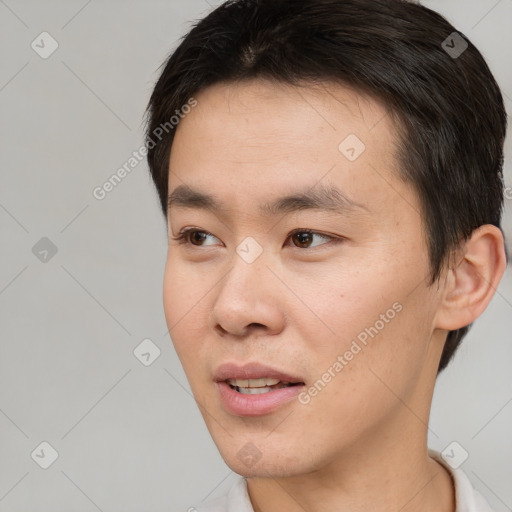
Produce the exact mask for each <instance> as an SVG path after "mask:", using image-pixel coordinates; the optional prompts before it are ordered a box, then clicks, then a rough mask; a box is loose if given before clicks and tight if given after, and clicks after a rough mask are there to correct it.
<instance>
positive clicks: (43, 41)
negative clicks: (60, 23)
mask: <svg viewBox="0 0 512 512" xmlns="http://www.w3.org/2000/svg"><path fill="white" fill-rule="evenodd" d="M30 46H31V47H32V50H34V51H35V52H36V53H37V54H38V55H39V57H41V58H42V59H47V58H48V57H50V55H52V53H53V52H54V51H55V50H56V49H57V48H58V47H59V43H58V42H57V40H56V39H55V38H54V37H53V36H52V35H51V34H49V33H48V32H41V33H40V34H39V35H38V36H37V37H36V38H35V39H34V40H33V41H32V43H31V45H30Z"/></svg>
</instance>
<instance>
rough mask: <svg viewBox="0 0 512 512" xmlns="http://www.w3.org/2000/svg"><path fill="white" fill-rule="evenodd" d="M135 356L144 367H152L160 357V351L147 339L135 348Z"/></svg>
mask: <svg viewBox="0 0 512 512" xmlns="http://www.w3.org/2000/svg"><path fill="white" fill-rule="evenodd" d="M133 355H134V356H135V357H136V358H137V359H138V360H139V361H140V362H141V363H142V364H143V365H144V366H151V365H152V364H153V363H154V362H155V361H156V360H157V359H158V358H159V357H160V349H159V348H158V347H157V346H156V345H155V344H154V343H153V342H152V341H151V340H150V339H149V338H146V339H144V340H142V341H141V342H140V343H139V344H138V345H137V346H136V347H135V349H134V351H133Z"/></svg>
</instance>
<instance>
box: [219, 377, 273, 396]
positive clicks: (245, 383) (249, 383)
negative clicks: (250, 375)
mask: <svg viewBox="0 0 512 512" xmlns="http://www.w3.org/2000/svg"><path fill="white" fill-rule="evenodd" d="M279 382H281V381H280V380H279V379H270V378H265V377H264V378H262V379H228V384H230V385H231V386H235V387H237V388H249V389H252V388H267V387H268V386H275V385H276V384H279ZM252 394H256V393H252Z"/></svg>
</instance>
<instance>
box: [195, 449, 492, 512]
mask: <svg viewBox="0 0 512 512" xmlns="http://www.w3.org/2000/svg"><path fill="white" fill-rule="evenodd" d="M428 453H429V455H430V457H432V458H433V459H435V460H437V461H438V462H440V463H441V464H442V465H443V466H444V467H445V468H446V469H447V470H448V471H449V472H450V474H451V475H452V478H453V481H454V483H455V512H492V510H491V508H490V507H489V504H488V503H487V501H486V500H485V498H484V497H483V496H482V495H481V494H480V493H479V492H478V491H477V490H475V489H474V488H473V486H472V485H471V482H470V481H469V479H468V477H467V476H466V474H465V473H464V471H462V469H460V468H458V469H452V468H451V467H450V466H449V465H448V464H447V463H446V462H445V461H444V459H443V458H442V457H441V454H440V453H439V452H436V451H434V450H430V449H429V450H428ZM188 510H189V511H190V512H196V511H197V512H254V509H253V508H252V505H251V500H250V499H249V494H248V492H247V480H246V479H245V478H244V477H239V478H238V479H237V480H236V482H235V483H234V484H233V486H232V487H231V489H230V490H229V492H228V493H227V494H226V495H224V496H221V497H220V498H215V499H213V500H209V501H207V502H206V503H203V504H202V505H198V506H196V507H190V508H189V509H188Z"/></svg>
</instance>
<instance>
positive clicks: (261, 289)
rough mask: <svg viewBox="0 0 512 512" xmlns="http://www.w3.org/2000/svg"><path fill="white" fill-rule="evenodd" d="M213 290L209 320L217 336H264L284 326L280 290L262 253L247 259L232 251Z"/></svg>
mask: <svg viewBox="0 0 512 512" xmlns="http://www.w3.org/2000/svg"><path fill="white" fill-rule="evenodd" d="M217 290H218V294H217V296H216V297H215V302H214V305H213V308H212V311H211V314H210V320H209V321H210V327H211V328H213V329H215V330H216V331H217V332H218V334H219V335H220V336H223V337H224V336H229V335H231V336H233V337H236V338H245V337H247V336H255V335H256V336H257V335H264V336H268V335H272V334H277V333H279V332H281V331H282V329H283V328H284V324H285V320H286V316H285V314H284V311H283V309H282V304H283V302H282V296H281V295H280V294H281V293H282V292H283V290H281V288H280V286H279V280H278V279H276V277H275V275H274V274H273V272H272V271H271V270H270V269H269V268H268V262H267V261H266V259H265V258H264V257H263V255H262V256H260V257H259V258H258V259H256V260H255V261H253V262H252V263H247V262H246V261H244V260H243V259H242V258H241V257H239V256H238V254H235V255H234V257H233V262H232V266H231V269H230V270H229V271H228V273H227V274H226V275H225V277H224V278H223V279H222V280H221V282H220V284H219V287H218V288H217Z"/></svg>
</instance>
